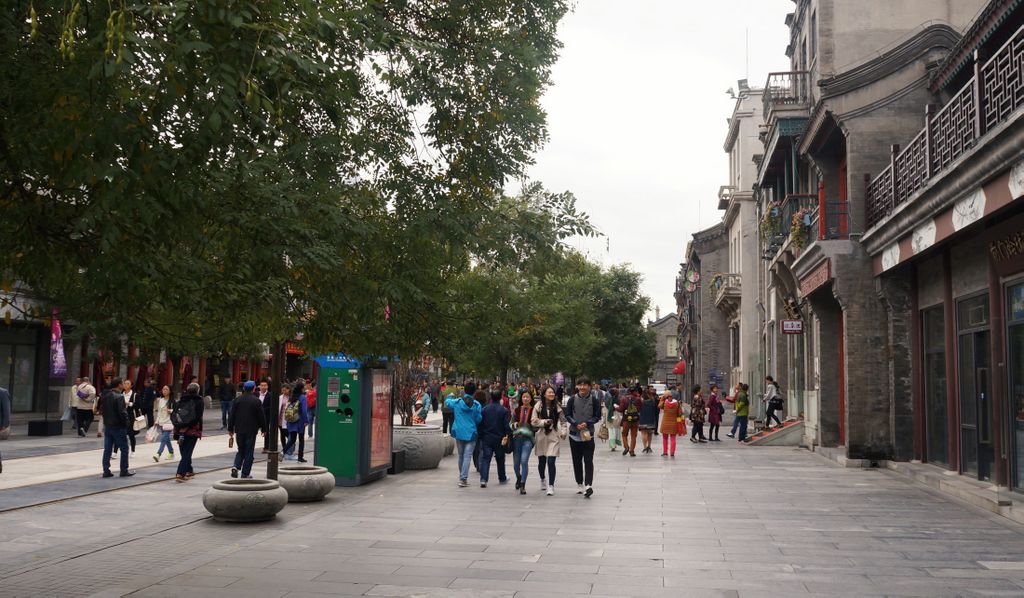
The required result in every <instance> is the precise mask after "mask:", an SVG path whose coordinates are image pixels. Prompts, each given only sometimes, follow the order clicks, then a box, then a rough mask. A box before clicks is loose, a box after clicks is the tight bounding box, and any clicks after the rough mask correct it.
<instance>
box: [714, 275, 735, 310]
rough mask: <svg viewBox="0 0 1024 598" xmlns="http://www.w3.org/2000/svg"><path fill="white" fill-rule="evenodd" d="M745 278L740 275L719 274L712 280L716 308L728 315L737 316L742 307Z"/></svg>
mask: <svg viewBox="0 0 1024 598" xmlns="http://www.w3.org/2000/svg"><path fill="white" fill-rule="evenodd" d="M742 283H743V278H742V277H741V276H740V275H739V274H718V275H716V276H715V277H714V278H712V279H711V287H712V288H713V289H715V307H717V308H718V309H720V310H721V311H723V312H725V313H726V314H735V313H736V312H737V311H738V310H739V307H740V297H741V295H740V291H741V290H742Z"/></svg>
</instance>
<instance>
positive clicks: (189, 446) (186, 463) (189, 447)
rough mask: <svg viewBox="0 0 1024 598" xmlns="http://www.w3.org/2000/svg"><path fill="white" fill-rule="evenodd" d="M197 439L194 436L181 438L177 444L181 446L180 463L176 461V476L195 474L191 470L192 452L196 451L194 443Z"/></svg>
mask: <svg viewBox="0 0 1024 598" xmlns="http://www.w3.org/2000/svg"><path fill="white" fill-rule="evenodd" d="M197 442H199V439H198V438H197V437H195V436H182V437H181V440H180V441H179V444H180V446H181V461H178V475H185V474H186V473H195V471H193V470H192V451H194V450H196V443H197Z"/></svg>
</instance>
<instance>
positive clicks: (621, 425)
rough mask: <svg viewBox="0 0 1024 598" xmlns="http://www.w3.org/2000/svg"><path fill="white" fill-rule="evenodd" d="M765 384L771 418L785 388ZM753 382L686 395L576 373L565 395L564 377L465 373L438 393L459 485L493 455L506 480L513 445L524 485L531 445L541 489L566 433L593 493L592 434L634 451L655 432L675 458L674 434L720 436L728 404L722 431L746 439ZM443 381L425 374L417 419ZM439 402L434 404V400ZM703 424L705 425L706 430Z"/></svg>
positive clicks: (582, 479)
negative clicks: (545, 379)
mask: <svg viewBox="0 0 1024 598" xmlns="http://www.w3.org/2000/svg"><path fill="white" fill-rule="evenodd" d="M766 383H767V388H768V392H766V393H765V396H764V398H762V401H763V402H764V403H765V405H766V408H767V411H768V414H769V416H768V418H766V423H768V425H770V419H772V418H774V420H775V421H776V422H777V425H778V426H780V427H781V426H782V422H781V420H779V418H778V417H777V416H775V412H776V411H778V410H781V408H782V403H783V401H782V398H781V397H782V394H781V391H780V390H779V387H778V384H777V383H776V382H775V381H774V379H772V377H771V376H768V377H767V378H766ZM749 391H750V387H749V386H748V385H747V384H744V383H738V384H736V386H735V387H734V388H733V392H732V394H728V393H722V391H721V389H720V388H719V387H718V385H716V384H711V385H710V386H709V387H708V388H707V392H706V393H705V391H704V388H703V387H702V386H701V385H697V386H694V387H693V389H692V391H691V393H690V395H689V398H688V400H686V397H685V396H684V392H683V389H682V386H677V387H676V388H675V389H672V390H666V391H665V392H663V393H661V394H659V393H658V392H657V391H656V390H655V388H654V387H653V386H647V387H642V386H640V385H634V386H632V387H626V386H624V385H621V384H620V385H615V386H608V387H606V386H601V385H594V384H592V383H591V381H590V380H589V379H588V378H586V377H583V378H580V379H579V380H578V382H577V385H576V393H575V394H571V395H569V394H568V393H566V392H565V390H564V389H563V388H562V387H553V386H550V385H544V386H541V387H539V388H538V387H537V386H535V385H526V384H520V385H510V386H508V387H503V386H502V385H500V384H491V385H489V387H488V388H486V389H485V388H478V386H477V384H476V383H475V382H467V383H466V384H465V387H464V388H463V389H462V390H461V391H457V392H458V393H459V394H461V396H456V392H450V393H447V396H446V399H445V400H444V402H443V403H442V412H443V420H442V429H443V431H444V432H445V433H450V434H451V436H452V437H453V438H454V439H455V441H456V448H457V454H458V463H459V482H458V485H459V487H462V488H465V487H467V486H468V485H469V468H470V465H471V464H473V465H474V466H475V467H476V469H477V471H478V472H479V476H480V487H481V488H486V487H487V484H488V483H489V481H490V469H491V461H492V460H493V461H494V462H495V465H496V468H497V474H498V483H499V484H506V483H507V482H508V477H507V473H506V468H505V460H506V454H511V455H512V461H513V466H512V469H513V472H514V474H515V479H516V484H515V488H516V490H518V491H519V493H520V494H526V480H527V478H528V475H529V470H530V456H531V453H534V452H535V453H536V457H537V462H536V463H537V474H538V477H539V479H540V491H541V492H544V493H546V494H547V495H548V496H551V495H554V493H555V478H556V474H557V468H556V465H555V464H556V460H557V458H558V457H559V454H560V449H561V447H562V445H563V443H565V442H568V445H569V449H570V454H571V456H572V464H573V474H574V478H575V482H576V488H577V489H576V493H577V494H580V495H583V496H584V497H585V498H590V497H591V496H593V494H594V488H593V481H594V451H595V449H596V441H597V440H601V441H605V442H607V444H608V447H609V449H610V450H611V451H617V450H620V449H621V451H622V455H623V456H627V455H628V456H630V457H636V454H637V439H638V436H639V440H640V453H641V454H653V453H654V446H653V442H654V441H653V437H654V436H655V435H660V436H661V437H662V441H661V445H662V446H661V448H662V452H661V456H662V457H663V458H666V459H674V458H675V455H676V448H677V444H676V443H677V439H678V438H679V437H680V436H683V437H684V438H685V437H686V436H687V424H689V427H690V429H689V439H690V442H693V443H697V444H699V443H707V442H721V438H720V436H719V434H720V431H719V430H720V426H721V424H722V420H723V417H724V415H725V413H726V406H725V405H726V404H727V403H728V404H731V405H732V410H733V413H734V417H733V422H732V429H731V431H730V432H729V433H728V434H726V436H727V437H729V438H735V439H737V440H738V441H740V442H746V441H748V436H747V432H748V419H749V416H750V396H749ZM446 392H447V389H446V388H443V387H437V386H435V383H429V384H425V385H424V386H423V387H422V388H421V389H420V394H419V396H418V398H417V401H416V409H417V411H416V417H417V419H423V420H425V419H426V415H427V411H426V409H427V405H428V404H429V401H430V400H431V399H432V398H434V397H436V396H438V394H442V393H446ZM435 411H436V408H435ZM705 424H707V435H706V436H705V431H704V430H705V428H704V426H705Z"/></svg>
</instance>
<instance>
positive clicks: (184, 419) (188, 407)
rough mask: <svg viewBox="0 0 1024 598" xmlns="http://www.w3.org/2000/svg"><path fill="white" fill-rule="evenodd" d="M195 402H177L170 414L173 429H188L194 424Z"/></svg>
mask: <svg viewBox="0 0 1024 598" xmlns="http://www.w3.org/2000/svg"><path fill="white" fill-rule="evenodd" d="M196 419H197V417H196V404H195V401H191V400H189V401H178V402H177V403H176V404H175V405H174V411H172V412H171V423H172V424H174V427H175V428H188V427H191V426H192V425H193V424H195V423H196Z"/></svg>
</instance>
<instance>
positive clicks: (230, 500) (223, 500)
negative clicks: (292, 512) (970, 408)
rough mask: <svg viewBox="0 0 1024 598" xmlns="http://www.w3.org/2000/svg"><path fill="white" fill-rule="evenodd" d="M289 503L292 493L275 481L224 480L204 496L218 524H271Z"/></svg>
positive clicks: (204, 503)
mask: <svg viewBox="0 0 1024 598" xmlns="http://www.w3.org/2000/svg"><path fill="white" fill-rule="evenodd" d="M287 503H288V493H287V492H286V491H285V489H284V488H282V487H281V485H280V484H278V483H277V482H276V481H274V480H257V479H252V480H243V479H230V480H221V481H219V482H214V483H213V487H211V488H210V489H208V490H207V491H206V492H204V493H203V506H204V507H206V510H207V511H209V512H210V513H211V514H212V515H213V518H214V519H216V520H217V521H232V522H243V523H248V522H253V521H267V520H268V519H273V518H274V516H275V515H277V513H278V512H279V511H280V510H281V509H283V508H284V506H285V505H286V504H287Z"/></svg>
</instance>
